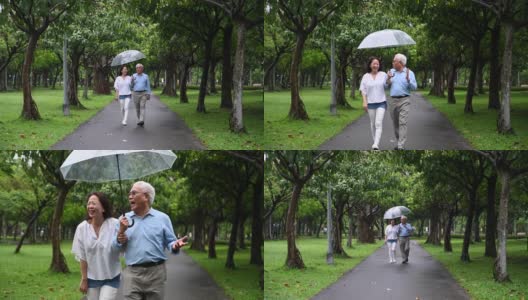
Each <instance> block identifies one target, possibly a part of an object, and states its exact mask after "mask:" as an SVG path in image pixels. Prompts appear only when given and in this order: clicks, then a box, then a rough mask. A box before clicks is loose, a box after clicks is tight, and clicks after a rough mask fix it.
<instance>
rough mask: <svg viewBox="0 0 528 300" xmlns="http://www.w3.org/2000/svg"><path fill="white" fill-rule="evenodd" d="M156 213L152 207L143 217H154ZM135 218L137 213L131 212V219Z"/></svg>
mask: <svg viewBox="0 0 528 300" xmlns="http://www.w3.org/2000/svg"><path fill="white" fill-rule="evenodd" d="M154 211H155V209H154V208H152V207H151V208H150V209H149V210H148V211H147V213H146V214H145V215H144V216H143V218H145V217H146V216H148V215H151V216H153V217H154ZM134 216H136V212H135V211H131V212H130V217H131V218H132V217H134ZM138 217H139V216H138Z"/></svg>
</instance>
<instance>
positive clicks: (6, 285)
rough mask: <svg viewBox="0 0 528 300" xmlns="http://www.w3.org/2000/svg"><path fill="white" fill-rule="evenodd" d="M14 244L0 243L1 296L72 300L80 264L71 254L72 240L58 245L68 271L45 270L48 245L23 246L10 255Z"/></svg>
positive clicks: (77, 286)
mask: <svg viewBox="0 0 528 300" xmlns="http://www.w3.org/2000/svg"><path fill="white" fill-rule="evenodd" d="M15 247H16V245H6V244H0V266H1V268H0V291H1V292H0V299H17V300H18V299H20V300H22V299H41V300H44V299H46V300H47V299H54V300H55V299H56V300H65V299H75V300H79V299H80V298H81V292H79V282H80V279H81V277H80V269H79V263H77V261H76V260H75V258H74V257H73V255H72V254H71V253H70V250H71V242H64V243H62V245H61V249H62V252H63V254H64V256H65V257H66V261H67V263H68V267H69V268H70V272H71V273H69V274H57V273H51V272H48V271H47V270H48V268H49V265H50V263H51V245H50V244H44V245H24V246H23V247H22V250H21V252H20V253H19V254H16V255H15V254H13V252H14V251H15Z"/></svg>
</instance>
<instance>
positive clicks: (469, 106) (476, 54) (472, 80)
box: [464, 39, 480, 113]
mask: <svg viewBox="0 0 528 300" xmlns="http://www.w3.org/2000/svg"><path fill="white" fill-rule="evenodd" d="M479 61H480V39H479V40H477V41H474V42H473V58H472V61H471V72H470V74H469V83H468V87H467V94H466V104H465V106H464V113H473V94H474V92H475V84H476V77H477V68H478V62H479Z"/></svg>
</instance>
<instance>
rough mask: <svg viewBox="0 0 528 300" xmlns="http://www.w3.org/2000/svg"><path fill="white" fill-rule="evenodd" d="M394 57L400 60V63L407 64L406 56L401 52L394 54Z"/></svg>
mask: <svg viewBox="0 0 528 300" xmlns="http://www.w3.org/2000/svg"><path fill="white" fill-rule="evenodd" d="M394 59H395V60H397V61H399V62H401V64H402V65H404V66H405V65H407V57H406V56H405V55H403V54H401V53H398V54H396V55H394Z"/></svg>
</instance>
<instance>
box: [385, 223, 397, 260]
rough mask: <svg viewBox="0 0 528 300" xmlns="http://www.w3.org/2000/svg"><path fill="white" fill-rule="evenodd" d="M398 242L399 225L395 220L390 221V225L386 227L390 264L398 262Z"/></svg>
mask: <svg viewBox="0 0 528 300" xmlns="http://www.w3.org/2000/svg"><path fill="white" fill-rule="evenodd" d="M397 242H398V225H396V222H395V221H394V219H392V220H390V224H389V225H387V227H385V243H387V248H389V262H390V263H391V264H392V263H395V262H396V243H397Z"/></svg>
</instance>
